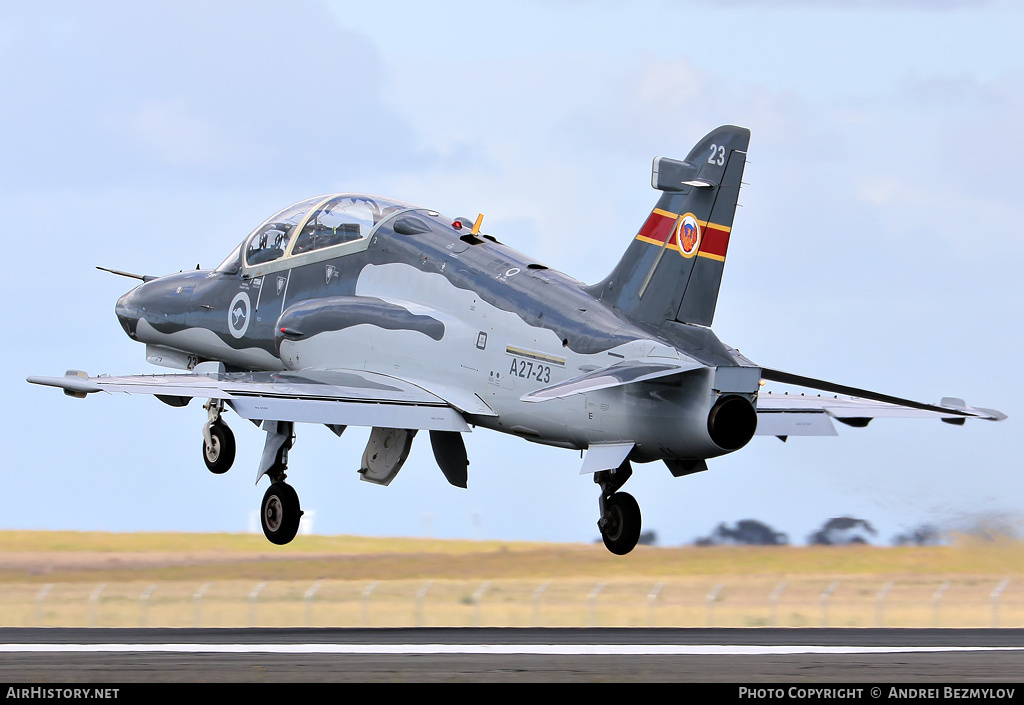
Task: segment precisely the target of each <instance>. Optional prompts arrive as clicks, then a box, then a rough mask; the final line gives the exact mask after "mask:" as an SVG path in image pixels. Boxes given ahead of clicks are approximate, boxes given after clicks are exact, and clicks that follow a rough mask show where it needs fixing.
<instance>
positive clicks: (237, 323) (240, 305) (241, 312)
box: [228, 291, 250, 338]
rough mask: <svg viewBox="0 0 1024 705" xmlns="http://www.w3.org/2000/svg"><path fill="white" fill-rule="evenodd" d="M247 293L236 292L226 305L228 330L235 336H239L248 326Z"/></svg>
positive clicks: (243, 333)
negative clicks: (229, 304) (228, 304)
mask: <svg viewBox="0 0 1024 705" xmlns="http://www.w3.org/2000/svg"><path fill="white" fill-rule="evenodd" d="M249 310H250V309H249V295H248V294H246V293H245V292H244V291H240V292H238V294H236V295H235V298H234V299H232V300H231V306H229V307H228V330H230V331H231V335H232V336H234V337H235V338H241V337H242V336H243V335H245V331H246V330H247V329H248V328H249Z"/></svg>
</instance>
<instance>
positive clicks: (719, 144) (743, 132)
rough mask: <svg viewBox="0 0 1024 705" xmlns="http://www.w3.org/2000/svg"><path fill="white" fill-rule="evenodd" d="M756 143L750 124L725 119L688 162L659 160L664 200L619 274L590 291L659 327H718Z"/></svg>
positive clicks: (656, 176) (657, 177)
mask: <svg viewBox="0 0 1024 705" xmlns="http://www.w3.org/2000/svg"><path fill="white" fill-rule="evenodd" d="M749 142H750V130H747V129H746V128H743V127H734V126H732V125H725V126H723V127H719V128H718V129H717V130H714V131H713V132H711V133H710V134H708V135H707V136H706V137H704V139H702V140H701V141H700V142H698V143H697V145H696V146H695V147H694V148H693V149H692V150H690V154H689V155H688V156H687V157H686V160H685V161H677V160H675V159H668V158H666V157H658V158H657V159H655V160H654V168H653V175H652V178H651V185H652V186H654V188H656V189H658V190H659V191H662V195H661V198H659V199H658V203H657V205H656V206H655V207H654V210H653V211H651V214H650V215H649V216H648V217H647V221H646V222H645V223H644V224H643V227H641V228H640V232H639V233H637V235H636V238H634V240H633V242H632V243H630V245H629V248H628V249H627V250H626V254H625V255H623V257H622V259H621V260H620V261H619V263H618V264H617V265H616V266H615V269H614V270H612V273H611V274H610V275H608V277H607V278H605V279H604V281H602V282H600V283H598V284H594V285H593V286H590V287H588V288H587V290H588V291H589V292H590V293H591V294H593V295H594V296H595V297H597V298H599V299H602V300H604V301H605V302H607V303H609V304H611V305H612V306H615V307H616V308H618V309H619V310H621V311H623V312H624V313H626V314H628V315H629V316H632V317H633V318H638V319H640V320H642V321H645V322H647V323H651V324H653V325H656V326H660V325H662V324H663V323H664V322H665V321H680V322H682V323H696V324H699V325H702V326H709V325H711V321H712V320H713V319H714V317H715V305H716V304H717V302H718V289H719V287H720V286H721V283H722V271H723V270H724V268H725V253H726V249H727V248H728V245H729V234H730V232H731V230H732V219H733V215H734V214H735V212H736V199H737V198H738V196H739V191H740V180H741V178H742V177H743V167H744V165H745V164H746V157H747V144H748V143H749Z"/></svg>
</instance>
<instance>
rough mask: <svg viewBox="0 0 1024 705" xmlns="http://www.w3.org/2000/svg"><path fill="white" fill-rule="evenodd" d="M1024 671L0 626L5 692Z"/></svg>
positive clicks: (820, 650)
mask: <svg viewBox="0 0 1024 705" xmlns="http://www.w3.org/2000/svg"><path fill="white" fill-rule="evenodd" d="M1022 673H1024V630H1022V629H628V628H627V629H486V628H484V629H471V628H461V629H59V628H50V629H27V628H5V629H0V681H2V682H7V683H11V682H18V683H35V684H40V683H56V682H60V683H85V682H93V683H131V682H134V683H145V682H163V683H168V682H190V683H195V682H210V683H212V682H371V681H386V682H401V681H416V682H461V681H469V682H531V681H532V682H556V681H572V682H606V681H614V682H660V681H673V682H680V681H693V682H696V681H704V682H720V683H725V682H730V683H765V682H776V683H779V682H783V683H804V682H827V681H831V682H843V683H891V682H897V681H904V682H915V683H917V682H931V681H935V682H947V683H974V682H996V683H1014V682H1015V681H1017V682H1019V681H1020V678H1021V674H1022ZM1021 690H1022V692H1024V688H1022V689H1021Z"/></svg>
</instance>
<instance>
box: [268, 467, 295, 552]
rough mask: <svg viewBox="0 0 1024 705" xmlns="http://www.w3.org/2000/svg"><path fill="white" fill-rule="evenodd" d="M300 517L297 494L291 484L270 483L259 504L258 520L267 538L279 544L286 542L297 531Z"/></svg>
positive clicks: (293, 536)
mask: <svg viewBox="0 0 1024 705" xmlns="http://www.w3.org/2000/svg"><path fill="white" fill-rule="evenodd" d="M301 518H302V509H301V508H300V507H299V495H298V494H297V493H296V492H295V490H294V489H293V488H292V486H291V485H289V484H288V483H287V482H274V483H272V484H271V485H270V487H269V488H268V489H267V492H266V494H264V495H263V503H262V504H261V505H260V522H261V523H262V524H263V533H264V534H265V535H266V537H267V539H269V540H270V542H271V543H276V544H277V545H279V546H283V545H284V544H286V543H288V542H289V541H291V540H292V539H293V538H295V534H297V533H298V532H299V520H300V519H301Z"/></svg>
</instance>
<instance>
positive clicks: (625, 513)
mask: <svg viewBox="0 0 1024 705" xmlns="http://www.w3.org/2000/svg"><path fill="white" fill-rule="evenodd" d="M632 474H633V468H632V466H631V465H630V464H629V461H628V460H625V461H623V463H622V465H620V466H619V467H618V469H616V470H602V471H601V472H597V473H594V482H596V483H597V484H599V485H600V486H601V497H600V499H599V500H598V506H599V507H600V509H601V518H600V519H599V520H598V521H597V527H598V528H599V529H600V530H601V538H603V539H604V545H605V547H607V549H608V550H609V551H611V552H612V553H614V554H616V555H618V556H624V555H626V554H627V553H629V552H630V551H632V550H633V548H634V547H635V546H636V544H637V541H639V540H640V526H641V519H640V505H638V504H637V503H636V500H635V499H633V495H631V494H628V493H626V492H619V491H618V489H619V488H620V487H622V486H623V485H624V484H625V483H626V480H628V479H629V478H630V476H631V475H632Z"/></svg>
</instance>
